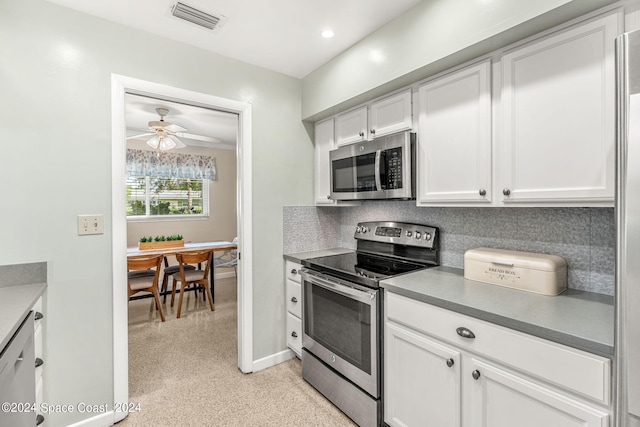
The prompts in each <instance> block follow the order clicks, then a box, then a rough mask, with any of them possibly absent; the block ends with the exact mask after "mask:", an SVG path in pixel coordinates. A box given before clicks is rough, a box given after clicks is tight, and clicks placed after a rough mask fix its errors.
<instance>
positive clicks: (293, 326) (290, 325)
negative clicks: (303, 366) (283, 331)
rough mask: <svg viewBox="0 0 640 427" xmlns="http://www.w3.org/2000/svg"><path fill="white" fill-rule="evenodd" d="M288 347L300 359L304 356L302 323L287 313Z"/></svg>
mask: <svg viewBox="0 0 640 427" xmlns="http://www.w3.org/2000/svg"><path fill="white" fill-rule="evenodd" d="M287 346H289V348H291V350H293V351H294V353H296V354H297V355H298V357H300V356H301V355H302V321H301V320H300V318H299V317H295V316H294V315H292V314H291V313H287Z"/></svg>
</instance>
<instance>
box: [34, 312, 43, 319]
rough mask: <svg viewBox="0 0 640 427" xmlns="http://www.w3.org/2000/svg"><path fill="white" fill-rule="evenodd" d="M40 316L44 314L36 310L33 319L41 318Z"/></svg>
mask: <svg viewBox="0 0 640 427" xmlns="http://www.w3.org/2000/svg"><path fill="white" fill-rule="evenodd" d="M42 318H44V315H43V314H42V313H40V312H39V311H36V314H35V315H34V316H33V320H41V319H42Z"/></svg>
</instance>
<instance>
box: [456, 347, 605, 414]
mask: <svg viewBox="0 0 640 427" xmlns="http://www.w3.org/2000/svg"><path fill="white" fill-rule="evenodd" d="M463 363H464V367H465V375H467V376H468V378H465V379H463V382H464V383H465V384H467V385H468V387H467V392H468V396H467V399H465V401H466V402H468V405H467V406H466V408H467V410H468V416H467V417H465V419H467V420H468V421H469V423H468V424H466V425H469V426H474V427H481V426H482V427H513V426H518V427H539V426H554V427H556V426H557V427H573V426H575V427H578V426H583V427H596V426H598V427H604V426H608V425H609V414H608V413H607V412H605V411H604V410H601V409H598V408H596V407H594V406H592V405H589V404H588V403H586V402H583V401H580V400H578V399H574V398H572V397H570V396H568V395H567V394H566V393H563V392H561V391H559V390H554V389H553V388H551V387H548V386H545V385H543V384H540V383H539V382H535V381H534V380H531V379H528V378H527V377H526V376H523V375H519V374H515V373H510V372H508V371H506V370H504V369H501V368H500V367H499V365H497V364H493V363H489V362H484V361H482V360H480V359H476V358H474V357H469V358H468V359H465V361H464V362H463Z"/></svg>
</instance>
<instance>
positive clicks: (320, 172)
mask: <svg viewBox="0 0 640 427" xmlns="http://www.w3.org/2000/svg"><path fill="white" fill-rule="evenodd" d="M334 148H335V145H334V139H333V119H329V120H325V121H323V122H319V123H316V126H315V159H314V160H315V170H314V187H315V200H316V205H333V204H335V201H334V200H331V199H330V198H329V196H330V195H331V188H330V185H331V181H330V177H329V174H330V173H331V169H330V163H329V162H330V160H329V151H331V150H333V149H334Z"/></svg>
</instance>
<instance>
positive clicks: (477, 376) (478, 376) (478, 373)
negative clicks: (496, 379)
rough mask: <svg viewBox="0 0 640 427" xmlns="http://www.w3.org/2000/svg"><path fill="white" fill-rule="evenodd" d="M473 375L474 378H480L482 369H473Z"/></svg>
mask: <svg viewBox="0 0 640 427" xmlns="http://www.w3.org/2000/svg"><path fill="white" fill-rule="evenodd" d="M471 376H472V377H473V379H474V380H476V381H477V380H479V379H480V371H478V370H477V369H476V370H475V371H473V372H472V373H471Z"/></svg>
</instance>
